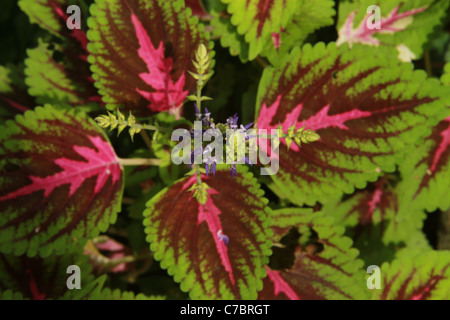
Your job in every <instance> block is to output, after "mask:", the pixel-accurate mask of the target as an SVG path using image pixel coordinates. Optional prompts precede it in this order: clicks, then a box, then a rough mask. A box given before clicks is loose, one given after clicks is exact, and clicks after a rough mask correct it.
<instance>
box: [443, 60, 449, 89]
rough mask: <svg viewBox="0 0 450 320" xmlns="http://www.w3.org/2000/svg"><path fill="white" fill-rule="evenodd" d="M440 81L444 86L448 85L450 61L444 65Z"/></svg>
mask: <svg viewBox="0 0 450 320" xmlns="http://www.w3.org/2000/svg"><path fill="white" fill-rule="evenodd" d="M441 82H442V83H443V84H444V85H446V86H450V62H449V63H447V64H446V65H445V67H444V74H443V75H442V77H441Z"/></svg>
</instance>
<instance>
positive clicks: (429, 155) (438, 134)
mask: <svg viewBox="0 0 450 320" xmlns="http://www.w3.org/2000/svg"><path fill="white" fill-rule="evenodd" d="M449 107H450V101H449ZM448 114H449V116H448V117H446V118H445V119H444V120H442V121H441V122H439V123H438V124H437V125H436V126H435V127H434V128H433V131H432V133H431V135H430V136H428V137H427V138H426V139H425V141H424V143H423V144H422V145H420V146H418V147H417V148H416V149H415V152H414V154H412V155H411V157H409V158H408V159H405V161H404V163H402V164H401V166H400V167H399V169H400V172H401V174H402V176H403V177H404V179H405V180H406V183H407V185H408V186H409V187H410V188H411V189H412V190H414V191H415V192H414V194H413V196H412V201H413V202H414V204H415V205H416V206H420V207H421V208H423V209H426V210H427V211H429V212H432V211H434V210H436V209H438V208H439V209H441V210H444V211H445V210H447V209H449V208H450V199H449V197H448V190H449V188H450V108H449V111H448Z"/></svg>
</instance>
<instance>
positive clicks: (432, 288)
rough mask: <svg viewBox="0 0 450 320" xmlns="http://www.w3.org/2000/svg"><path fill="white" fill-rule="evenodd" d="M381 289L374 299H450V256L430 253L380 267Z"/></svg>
mask: <svg viewBox="0 0 450 320" xmlns="http://www.w3.org/2000/svg"><path fill="white" fill-rule="evenodd" d="M380 269H381V279H382V282H381V290H371V291H372V299H374V300H379V299H380V300H448V299H450V290H449V289H448V288H449V287H450V253H449V252H447V251H428V252H422V253H420V254H417V255H410V256H409V257H407V258H404V257H402V258H401V259H396V260H394V261H393V262H392V263H390V264H389V263H384V264H383V265H382V266H381V268H380Z"/></svg>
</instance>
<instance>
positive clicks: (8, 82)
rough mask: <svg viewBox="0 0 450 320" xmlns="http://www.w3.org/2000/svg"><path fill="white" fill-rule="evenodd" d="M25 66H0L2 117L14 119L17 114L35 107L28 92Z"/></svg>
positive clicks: (0, 107)
mask: <svg viewBox="0 0 450 320" xmlns="http://www.w3.org/2000/svg"><path fill="white" fill-rule="evenodd" d="M24 78H25V77H24V75H23V66H15V65H8V66H6V67H5V66H0V119H1V120H6V119H12V118H14V116H15V115H16V114H20V113H23V112H25V111H27V110H28V109H30V108H34V100H33V98H32V97H30V96H29V95H28V93H27V89H26V85H25V82H24Z"/></svg>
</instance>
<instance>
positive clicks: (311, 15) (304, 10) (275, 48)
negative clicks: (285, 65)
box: [261, 0, 336, 65]
mask: <svg viewBox="0 0 450 320" xmlns="http://www.w3.org/2000/svg"><path fill="white" fill-rule="evenodd" d="M297 3H298V4H297V9H296V11H295V14H294V16H293V18H292V20H291V21H290V22H289V23H288V24H287V26H286V27H285V28H284V29H282V30H281V32H278V33H277V32H274V33H272V35H271V37H272V42H268V43H266V45H265V47H264V50H263V52H262V53H261V55H263V56H265V57H267V58H268V59H269V61H270V62H271V63H272V65H276V64H278V63H279V62H282V61H283V59H281V58H280V57H282V56H283V55H284V54H286V53H288V52H289V51H290V50H291V49H292V48H294V47H295V46H298V45H300V44H302V43H304V42H305V40H306V37H307V36H308V35H310V34H311V33H313V32H314V31H316V30H317V29H320V28H322V27H326V26H330V25H332V24H333V23H334V19H333V17H334V15H335V14H336V11H335V10H334V1H333V0H317V1H308V0H298V1H297Z"/></svg>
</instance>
